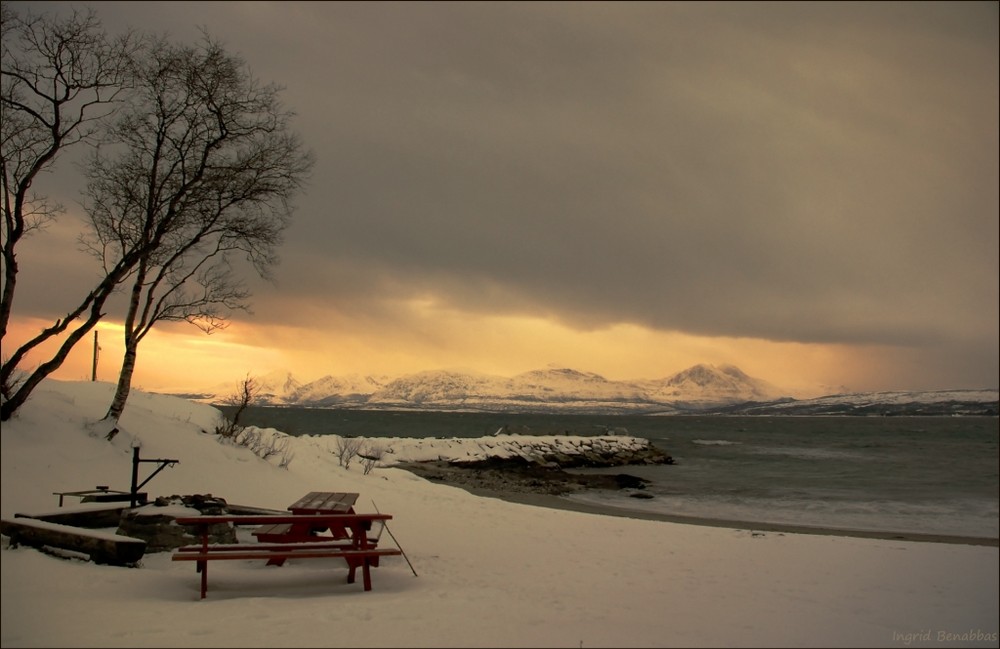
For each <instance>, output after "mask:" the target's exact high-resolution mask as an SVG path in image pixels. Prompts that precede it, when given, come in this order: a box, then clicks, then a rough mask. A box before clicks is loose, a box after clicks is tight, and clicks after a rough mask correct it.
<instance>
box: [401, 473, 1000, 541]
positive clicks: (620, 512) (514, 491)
mask: <svg viewBox="0 0 1000 649" xmlns="http://www.w3.org/2000/svg"><path fill="white" fill-rule="evenodd" d="M421 464H424V463H412V462H408V463H401V464H399V465H393V468H398V469H402V470H404V471H409V472H411V473H414V474H415V475H418V476H421V477H425V478H428V479H430V480H431V481H433V482H439V483H442V484H447V485H449V486H453V487H459V488H461V489H464V490H466V491H468V492H469V493H471V494H473V495H476V496H480V497H485V498H497V499H499V500H504V501H507V502H512V503H517V504H521V505H532V506H535V507H547V508H549V509H561V510H567V511H576V512H583V513H588V514H599V515H602V516H620V517H624V518H637V519H642V520H653V521H661V522H665V523H679V524H683V525H704V526H708V527H721V528H727V529H736V530H751V531H754V532H774V533H785V534H816V535H821V536H843V537H854V538H865V539H879V540H894V541H913V542H920V543H949V544H955V545H976V546H986V547H1000V539H997V538H989V537H976V536H961V535H957V534H929V533H921V532H879V531H871V530H853V529H844V528H836V527H820V526H811V525H794V524H785V523H761V522H754V521H739V520H730V519H721V518H705V517H699V516H682V515H676V514H662V513H658V512H645V511H637V510H632V509H625V508H622V507H615V506H613V505H599V504H595V503H587V502H581V501H577V500H571V499H569V498H566V497H564V496H562V495H559V494H558V492H557V491H556V490H553V489H552V487H551V486H549V487H546V486H544V485H542V484H539V483H538V481H534V482H528V481H522V480H518V479H517V478H516V477H514V476H509V477H510V478H511V479H510V480H503V481H502V482H497V481H496V480H491V479H489V478H488V477H487V476H486V475H484V472H474V471H469V470H467V469H462V468H458V467H453V466H448V464H447V463H445V462H433V463H427V464H426V465H425V466H426V467H427V469H431V467H433V470H432V472H431V471H425V470H422V469H423V467H421V466H419V465H421ZM623 468H624V467H623ZM415 469H416V470H415ZM470 474H474V475H470ZM487 484H488V485H490V486H484V485H487Z"/></svg>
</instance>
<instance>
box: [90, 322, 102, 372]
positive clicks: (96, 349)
mask: <svg viewBox="0 0 1000 649" xmlns="http://www.w3.org/2000/svg"><path fill="white" fill-rule="evenodd" d="M100 355H101V347H100V345H98V344H97V330H96V329H95V330H94V365H93V369H92V370H91V371H90V380H91V381H96V380H97V358H98V357H99V356H100Z"/></svg>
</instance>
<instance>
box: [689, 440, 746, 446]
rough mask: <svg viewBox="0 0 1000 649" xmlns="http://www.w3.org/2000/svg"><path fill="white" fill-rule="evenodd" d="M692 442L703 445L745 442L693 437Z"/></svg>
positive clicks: (733, 444) (732, 444)
mask: <svg viewBox="0 0 1000 649" xmlns="http://www.w3.org/2000/svg"><path fill="white" fill-rule="evenodd" d="M691 443H692V444H700V445H701V446H737V445H739V444H742V443H743V442H733V441H730V440H728V439H692V440H691Z"/></svg>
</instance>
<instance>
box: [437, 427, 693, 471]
mask: <svg viewBox="0 0 1000 649" xmlns="http://www.w3.org/2000/svg"><path fill="white" fill-rule="evenodd" d="M479 448H480V451H481V453H482V456H483V457H471V458H470V457H465V458H455V459H454V460H453V463H454V464H456V465H464V466H473V465H475V464H476V463H481V462H483V461H484V460H485V461H495V460H504V459H515V460H516V459H520V460H523V461H524V462H526V463H528V464H535V465H539V466H547V467H550V468H560V469H571V468H581V467H591V468H594V467H615V466H626V465H629V464H673V461H674V460H673V458H672V457H671V456H670V455H668V454H667V453H665V452H664V451H663V450H661V449H659V448H657V447H655V446H653V444H652V443H651V442H650V441H649V440H648V439H644V438H642V437H631V436H627V435H622V436H619V435H601V436H595V437H577V436H566V437H561V436H544V437H526V436H523V435H518V436H514V437H511V438H505V437H504V436H497V437H493V438H490V437H487V438H482V439H480V440H479ZM439 459H442V460H443V459H447V458H439Z"/></svg>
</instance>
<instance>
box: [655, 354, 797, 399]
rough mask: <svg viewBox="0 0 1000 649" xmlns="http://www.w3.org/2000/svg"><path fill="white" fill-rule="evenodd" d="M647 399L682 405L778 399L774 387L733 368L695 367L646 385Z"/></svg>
mask: <svg viewBox="0 0 1000 649" xmlns="http://www.w3.org/2000/svg"><path fill="white" fill-rule="evenodd" d="M646 390H647V393H648V395H649V396H650V398H652V399H653V400H655V401H658V402H672V403H678V404H685V405H698V404H700V405H702V406H706V405H713V404H723V403H726V404H728V403H743V402H746V401H771V400H774V399H777V398H779V397H781V396H782V393H781V391H780V390H779V389H778V388H777V387H776V386H774V385H771V384H770V383H768V382H767V381H764V380H762V379H755V378H752V377H750V376H747V375H746V374H745V373H744V372H743V371H742V370H741V369H740V368H738V367H736V366H734V365H718V366H716V365H705V364H701V365H695V366H694V367H689V368H688V369H686V370H684V371H682V372H678V373H677V374H674V375H673V376H671V377H669V378H666V379H663V380H662V381H652V382H650V383H648V384H647V385H646Z"/></svg>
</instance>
